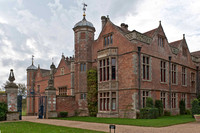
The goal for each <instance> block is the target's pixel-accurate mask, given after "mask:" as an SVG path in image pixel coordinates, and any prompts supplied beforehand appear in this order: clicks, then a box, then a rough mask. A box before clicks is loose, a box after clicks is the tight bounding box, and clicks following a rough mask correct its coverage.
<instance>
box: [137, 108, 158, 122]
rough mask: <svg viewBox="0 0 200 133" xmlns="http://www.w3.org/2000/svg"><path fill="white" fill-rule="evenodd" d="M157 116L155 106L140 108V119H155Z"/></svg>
mask: <svg viewBox="0 0 200 133" xmlns="http://www.w3.org/2000/svg"><path fill="white" fill-rule="evenodd" d="M158 116H159V111H158V109H157V108H148V107H146V108H143V109H140V116H139V117H140V119H156V118H158Z"/></svg>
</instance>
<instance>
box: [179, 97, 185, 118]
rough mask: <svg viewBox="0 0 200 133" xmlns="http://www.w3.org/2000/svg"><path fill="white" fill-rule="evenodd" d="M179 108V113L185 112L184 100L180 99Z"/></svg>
mask: <svg viewBox="0 0 200 133" xmlns="http://www.w3.org/2000/svg"><path fill="white" fill-rule="evenodd" d="M179 110H180V115H184V114H185V110H186V109H185V101H184V100H181V101H180V102H179Z"/></svg>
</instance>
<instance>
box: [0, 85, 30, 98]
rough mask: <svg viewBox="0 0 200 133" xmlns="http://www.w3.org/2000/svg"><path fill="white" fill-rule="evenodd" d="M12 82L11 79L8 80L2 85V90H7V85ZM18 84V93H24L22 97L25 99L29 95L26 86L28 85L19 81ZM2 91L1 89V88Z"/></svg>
mask: <svg viewBox="0 0 200 133" xmlns="http://www.w3.org/2000/svg"><path fill="white" fill-rule="evenodd" d="M9 83H10V82H9V81H6V82H5V83H3V85H2V88H3V89H2V90H4V91H5V86H6V85H8V84H9ZM17 86H18V95H22V98H23V99H25V98H26V96H27V88H26V85H25V84H22V83H18V84H17ZM0 91H1V90H0Z"/></svg>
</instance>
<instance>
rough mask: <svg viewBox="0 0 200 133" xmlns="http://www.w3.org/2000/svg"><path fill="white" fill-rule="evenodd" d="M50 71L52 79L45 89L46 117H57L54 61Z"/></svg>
mask: <svg viewBox="0 0 200 133" xmlns="http://www.w3.org/2000/svg"><path fill="white" fill-rule="evenodd" d="M50 68H51V71H50V79H49V81H48V87H47V88H46V89H45V94H46V96H47V111H46V118H47V119H48V118H51V117H57V115H58V114H57V112H56V88H54V76H53V75H54V70H55V65H54V64H53V63H52V65H51V67H50Z"/></svg>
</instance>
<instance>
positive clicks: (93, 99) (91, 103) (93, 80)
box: [87, 68, 98, 117]
mask: <svg viewBox="0 0 200 133" xmlns="http://www.w3.org/2000/svg"><path fill="white" fill-rule="evenodd" d="M87 87H88V88H87V91H88V94H87V103H88V110H89V115H90V116H94V117H95V116H96V115H97V112H98V97H97V95H98V90H97V88H98V86H97V70H96V69H93V68H92V69H90V70H88V72H87Z"/></svg>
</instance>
